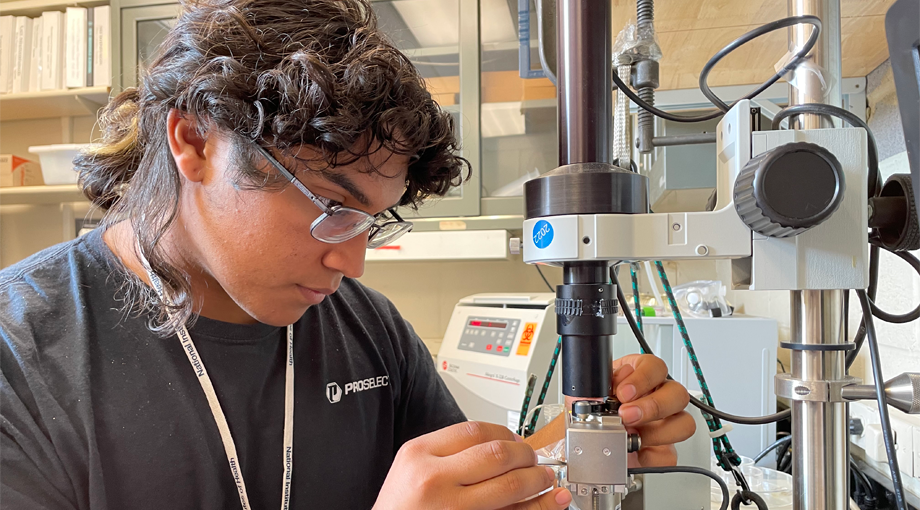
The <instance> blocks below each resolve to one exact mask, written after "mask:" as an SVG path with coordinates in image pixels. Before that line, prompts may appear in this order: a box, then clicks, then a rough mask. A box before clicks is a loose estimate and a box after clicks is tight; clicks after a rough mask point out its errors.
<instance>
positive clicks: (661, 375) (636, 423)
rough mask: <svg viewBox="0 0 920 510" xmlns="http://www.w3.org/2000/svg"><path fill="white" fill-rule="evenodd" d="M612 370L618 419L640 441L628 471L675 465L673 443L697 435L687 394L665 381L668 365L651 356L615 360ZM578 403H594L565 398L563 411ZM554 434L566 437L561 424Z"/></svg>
mask: <svg viewBox="0 0 920 510" xmlns="http://www.w3.org/2000/svg"><path fill="white" fill-rule="evenodd" d="M613 370H614V372H613V382H612V384H611V387H613V391H614V393H615V394H616V397H617V399H618V400H619V401H620V402H622V403H623V405H622V406H620V417H621V418H622V419H623V424H624V425H626V428H627V429H628V430H629V432H630V433H638V434H639V437H641V438H642V448H640V449H639V451H638V452H637V453H631V454H629V467H654V466H673V465H675V464H677V450H675V449H674V443H679V442H681V441H684V440H686V439H688V438H689V437H690V436H692V435H693V433H694V432H695V431H696V422H695V421H694V420H693V417H692V416H690V413H688V412H686V411H684V409H685V408H686V407H687V404H689V403H690V394H689V393H687V390H686V389H685V388H684V387H683V386H682V385H681V384H680V383H679V382H676V381H669V380H668V367H667V365H665V364H664V361H661V360H660V359H659V358H657V357H655V356H652V355H651V354H630V355H629V356H623V357H622V358H620V359H617V360H614V362H613ZM577 400H595V399H581V398H576V397H565V404H566V407H567V408H568V409H571V408H572V403H573V402H575V401H577ZM546 428H547V429H549V428H550V427H549V426H548V427H546ZM557 432H558V435H560V436H561V435H563V434H565V430H564V426H563V425H562V424H561V422H560V424H559V430H558V431H557ZM538 433H539V432H538ZM552 433H553V432H552V431H551V432H547V433H545V434H544V436H543V437H541V438H539V441H538V442H536V443H531V444H537V445H541V446H542V445H543V444H544V443H547V442H551V441H549V440H550V439H552V438H550V437H549V436H550V434H552ZM535 437H536V436H535ZM556 440H558V438H557V439H556Z"/></svg>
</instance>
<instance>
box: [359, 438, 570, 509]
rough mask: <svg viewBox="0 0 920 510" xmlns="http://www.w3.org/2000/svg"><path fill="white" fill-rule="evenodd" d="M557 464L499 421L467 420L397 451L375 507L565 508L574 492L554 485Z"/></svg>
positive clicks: (414, 440) (417, 439) (419, 439)
mask: <svg viewBox="0 0 920 510" xmlns="http://www.w3.org/2000/svg"><path fill="white" fill-rule="evenodd" d="M554 480H555V478H554V475H553V470H552V469H551V468H548V467H543V466H538V465H537V456H536V454H535V453H534V451H533V448H531V447H530V446H528V445H526V444H524V443H523V442H521V439H520V437H518V436H517V435H515V434H513V433H512V432H511V431H509V430H508V429H507V428H505V427H502V426H500V425H494V424H491V423H482V422H473V421H470V422H465V423H458V424H456V425H452V426H450V427H446V428H444V429H441V430H438V431H435V432H432V433H430V434H426V435H424V436H420V437H417V438H415V439H413V440H412V441H409V442H408V443H406V444H404V445H403V447H402V448H400V449H399V452H398V453H397V454H396V459H395V460H394V461H393V466H392V467H391V468H390V472H389V474H387V478H386V481H385V482H384V483H383V488H382V489H381V490H380V495H379V496H378V497H377V503H376V504H375V505H374V510H397V509H398V510H402V509H406V508H412V509H418V510H424V509H437V510H459V509H464V510H467V509H468V510H498V509H509V510H562V509H564V508H566V507H568V505H569V503H570V502H571V501H572V496H571V495H570V494H569V492H568V491H567V490H566V489H564V488H556V489H554V490H552V491H550V492H547V493H546V494H543V495H541V496H539V497H537V498H534V499H531V500H528V501H522V500H524V499H526V498H529V497H531V496H533V495H535V494H537V493H539V492H540V491H543V490H544V489H546V488H548V487H550V486H551V485H552V484H553V482H554Z"/></svg>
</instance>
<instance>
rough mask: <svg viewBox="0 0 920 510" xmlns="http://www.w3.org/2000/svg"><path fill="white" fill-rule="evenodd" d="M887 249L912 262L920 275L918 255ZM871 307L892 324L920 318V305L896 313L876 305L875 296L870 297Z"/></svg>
mask: <svg viewBox="0 0 920 510" xmlns="http://www.w3.org/2000/svg"><path fill="white" fill-rule="evenodd" d="M886 250H887V248H886ZM887 251H889V252H890V253H893V254H894V255H897V256H898V257H900V258H901V260H904V261H905V262H907V263H908V264H910V266H911V267H912V268H914V271H916V272H917V274H918V275H920V260H917V257H915V256H914V255H913V254H911V253H908V252H906V251H891V250H887ZM869 307H870V308H871V309H872V315H874V316H875V317H877V318H879V319H881V320H883V321H885V322H890V323H892V324H906V323H908V322H913V321H915V320H917V319H920V305H917V307H916V308H914V309H913V310H911V311H910V312H907V313H902V314H895V313H889V312H886V311H884V310H882V309H881V308H879V307H878V306H876V305H875V298H872V297H870V298H869Z"/></svg>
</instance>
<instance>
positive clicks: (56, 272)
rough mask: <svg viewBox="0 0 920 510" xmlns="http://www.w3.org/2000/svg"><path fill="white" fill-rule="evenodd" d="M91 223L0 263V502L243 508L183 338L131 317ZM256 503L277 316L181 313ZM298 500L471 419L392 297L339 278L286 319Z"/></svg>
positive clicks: (271, 436)
mask: <svg viewBox="0 0 920 510" xmlns="http://www.w3.org/2000/svg"><path fill="white" fill-rule="evenodd" d="M114 260H115V259H114V255H113V254H112V252H111V251H110V250H109V249H108V247H107V246H106V245H105V243H104V242H103V240H102V232H101V230H97V231H95V232H93V233H90V234H87V235H86V236H84V237H82V238H80V239H77V240H75V241H72V242H69V243H65V244H61V245H58V246H55V247H52V248H49V249H47V250H45V251H43V252H41V253H38V254H36V255H35V256H33V257H30V258H29V259H26V260H24V261H22V262H20V263H18V264H16V265H14V266H11V267H9V268H7V269H5V270H3V271H2V272H0V340H2V341H0V371H2V374H0V418H2V421H0V441H2V442H0V505H2V506H3V508H15V509H27V508H62V509H64V508H66V509H71V508H79V509H88V508H92V509H96V510H99V509H113V510H115V509H118V510H120V509H127V508H131V509H142V508H157V509H160V508H170V509H210V508H231V509H232V508H240V506H241V505H240V501H239V496H238V494H237V490H236V485H235V484H234V481H233V477H232V475H231V472H230V467H229V465H228V463H227V457H226V454H225V453H224V448H223V445H222V443H221V439H220V435H219V432H218V430H217V426H216V425H215V422H214V418H213V415H212V414H211V411H210V409H209V407H208V404H207V399H206V398H205V395H204V393H203V391H202V389H201V386H200V384H199V382H198V379H197V378H196V376H195V372H194V371H193V369H192V366H191V365H190V364H189V361H188V358H187V357H186V355H185V353H184V351H183V350H182V346H181V344H180V342H179V339H178V338H177V337H176V336H175V335H173V336H169V337H166V338H161V337H158V336H156V335H154V334H152V333H151V332H150V331H149V330H148V329H147V320H148V318H147V317H146V316H140V317H136V316H133V315H129V316H127V317H126V316H125V315H124V313H123V312H122V311H120V308H121V305H122V303H121V302H120V301H119V300H118V296H119V291H120V284H121V282H122V281H123V279H122V278H123V276H121V273H119V271H118V270H117V269H116V267H117V266H116V263H114V262H113V261H114ZM190 332H191V336H192V339H193V340H194V342H195V345H196V347H197V348H198V350H199V353H200V355H201V357H202V359H203V360H204V362H205V365H206V368H207V370H208V373H209V374H210V377H211V380H212V381H213V383H214V387H215V389H216V392H217V396H218V398H219V400H220V403H221V406H222V407H223V410H224V413H225V415H226V417H227V421H228V423H229V426H230V429H231V432H232V434H233V438H234V440H235V442H236V448H237V451H238V454H239V458H240V461H241V464H242V472H243V477H244V480H245V482H246V489H247V492H248V494H249V501H250V503H251V505H252V507H253V508H254V509H255V510H261V509H265V508H277V507H278V506H279V505H280V503H281V490H282V480H281V478H282V471H283V461H284V459H283V456H282V441H283V438H282V429H283V427H284V378H285V368H284V365H285V348H286V336H285V335H286V332H285V328H277V327H273V326H268V325H264V324H256V325H239V324H228V323H223V322H218V321H214V320H209V319H206V318H204V317H202V318H200V319H199V320H198V322H197V323H196V324H195V325H194V327H192V328H191V329H190ZM294 358H295V379H294V380H295V391H294V395H295V411H294V413H295V415H294V416H295V418H294V459H293V460H294V463H293V464H294V470H293V488H292V497H291V507H292V508H321V509H338V508H343V509H345V508H348V509H365V508H370V507H371V506H373V503H374V500H375V499H376V497H377V493H378V492H379V490H380V487H381V486H382V484H383V481H384V479H385V478H386V474H387V471H388V470H389V468H390V465H391V463H392V462H393V458H394V456H395V454H396V452H397V450H398V449H399V447H400V446H401V445H402V444H403V443H405V442H406V441H408V440H410V439H412V438H414V437H417V436H419V435H422V434H425V433H427V432H430V431H433V430H437V429H439V428H442V427H444V426H447V425H451V424H454V423H458V422H460V421H463V420H464V417H463V414H462V413H461V411H460V409H459V408H458V407H457V404H456V403H455V402H454V400H453V398H452V397H451V396H450V394H449V393H448V391H447V389H446V388H445V386H444V384H443V382H442V381H441V379H440V377H438V375H437V374H436V371H435V368H434V364H433V363H432V360H431V356H430V355H429V353H428V350H427V349H426V348H425V346H424V345H423V344H422V342H421V341H420V340H419V338H418V336H417V335H416V334H415V332H414V331H413V330H412V327H411V326H410V325H409V324H408V323H407V322H406V321H405V320H404V319H403V318H402V317H400V315H399V314H398V313H397V311H396V309H395V308H394V306H393V304H392V303H390V302H389V301H388V300H387V299H386V298H384V297H383V296H382V295H380V294H378V293H377V292H375V291H373V290H370V289H368V288H366V287H364V286H363V285H361V284H360V283H358V282H356V281H353V280H348V279H345V280H343V281H342V285H341V287H340V288H339V290H338V292H336V293H335V294H333V295H332V296H329V297H327V298H326V299H325V300H324V301H323V302H322V303H321V304H320V305H317V306H314V307H311V308H310V309H308V310H307V312H306V313H305V314H304V316H303V317H302V318H301V319H300V320H299V321H298V322H297V323H296V324H295V325H294Z"/></svg>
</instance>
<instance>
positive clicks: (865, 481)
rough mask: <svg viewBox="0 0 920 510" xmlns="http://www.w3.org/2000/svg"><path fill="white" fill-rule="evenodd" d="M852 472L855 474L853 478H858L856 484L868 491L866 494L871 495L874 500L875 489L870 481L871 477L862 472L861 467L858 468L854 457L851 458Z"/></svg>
mask: <svg viewBox="0 0 920 510" xmlns="http://www.w3.org/2000/svg"><path fill="white" fill-rule="evenodd" d="M850 472H851V473H853V476H855V477H856V482H857V483H858V484H859V485H862V486H863V488H865V489H866V494H869V495H871V496H872V497H873V498H874V497H875V487H873V486H872V482H871V481H870V480H869V477H868V476H866V474H865V473H863V472H862V471H860V470H859V467H857V466H856V461H854V460H853V457H852V456H850Z"/></svg>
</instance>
